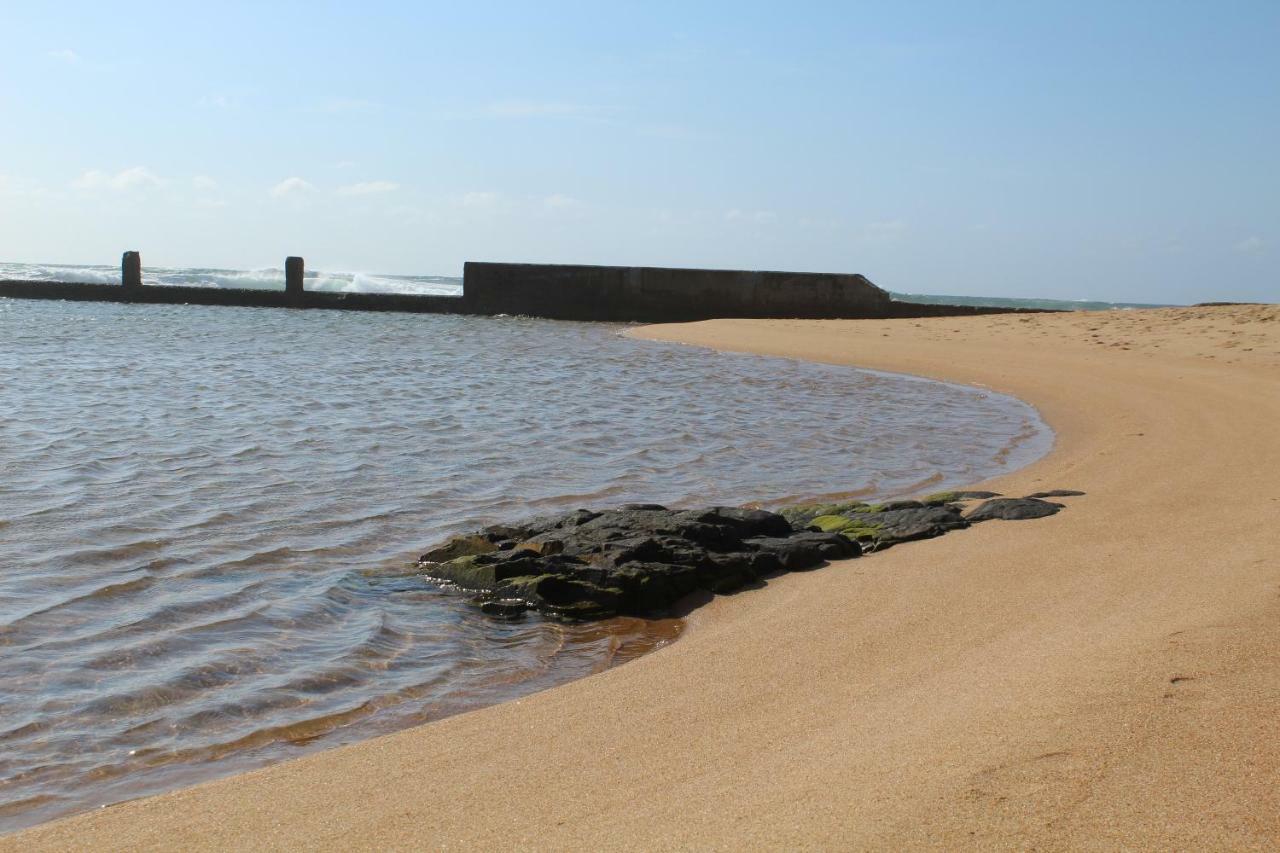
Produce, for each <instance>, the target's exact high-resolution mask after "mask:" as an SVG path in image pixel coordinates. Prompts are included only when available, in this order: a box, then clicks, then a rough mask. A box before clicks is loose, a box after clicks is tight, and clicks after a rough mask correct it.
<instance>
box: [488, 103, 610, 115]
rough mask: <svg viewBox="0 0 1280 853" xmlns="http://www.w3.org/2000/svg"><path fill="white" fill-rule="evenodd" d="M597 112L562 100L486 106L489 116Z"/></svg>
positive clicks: (584, 113)
mask: <svg viewBox="0 0 1280 853" xmlns="http://www.w3.org/2000/svg"><path fill="white" fill-rule="evenodd" d="M592 112H595V110H594V109H593V108H591V107H587V106H583V105H582V104H569V103H564V102H562V101H527V100H510V101H495V102H493V103H491V104H489V105H488V106H486V107H485V108H484V114H485V115H486V116H488V117H489V118H542V117H552V116H579V115H586V114H588V113H592Z"/></svg>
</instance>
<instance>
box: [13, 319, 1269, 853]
mask: <svg viewBox="0 0 1280 853" xmlns="http://www.w3.org/2000/svg"><path fill="white" fill-rule="evenodd" d="M633 334H636V335H637V336H642V337H649V338H654V339H661V340H666V341H678V342H684V343H690V344H696V345H700V346H707V347H714V348H717V349H723V350H734V351H745V352H755V353H764V354H771V355H780V356H788V357H795V358H802V359H809V360H814V361H822V362H829V363H835V364H849V365H858V366H864V367H869V368H876V369H881V370H889V371H900V372H905V373H911V374H917V375H921V376H928V377H933V378H938V379H945V380H949V381H955V382H962V383H968V384H974V385H980V386H985V387H989V388H991V389H993V390H996V391H1001V392H1006V393H1010V394H1013V395H1015V396H1017V397H1019V398H1021V399H1023V400H1026V401H1027V402H1030V403H1032V404H1033V405H1035V406H1036V407H1037V408H1038V409H1039V410H1040V412H1041V413H1042V415H1043V416H1044V418H1045V420H1046V421H1047V422H1048V423H1049V424H1050V425H1051V426H1052V427H1053V428H1054V430H1055V431H1056V433H1057V442H1056V444H1055V447H1054V450H1053V451H1052V452H1051V453H1050V454H1049V455H1048V456H1047V457H1045V458H1044V459H1043V460H1041V461H1040V462H1037V463H1036V464H1034V465H1032V466H1030V467H1028V468H1025V469H1023V470H1021V471H1018V472H1016V473H1014V474H1012V475H1010V476H1008V477H1004V478H1001V479H1000V480H998V481H993V482H990V483H986V484H972V485H974V486H978V485H981V486H983V487H987V488H993V489H995V490H997V491H1000V492H1003V493H1005V494H1009V495H1015V496H1016V495H1022V494H1027V493H1030V492H1032V491H1038V490H1043V489H1053V488H1066V489H1079V490H1083V491H1085V492H1086V493H1087V495H1086V496H1084V497H1077V498H1069V499H1067V501H1068V502H1069V508H1068V509H1067V511H1065V512H1062V513H1060V514H1058V515H1056V516H1053V517H1051V518H1047V519H1041V520H1037V521H1034V522H1027V523H1022V522H993V523H988V524H983V525H980V526H977V527H975V528H973V529H970V530H967V531H962V532H958V533H955V534H952V535H949V536H947V537H945V539H943V540H935V541H929V542H921V543H912V544H909V545H904V546H902V547H899V548H895V549H893V550H891V551H888V552H886V553H883V554H877V555H874V556H872V557H870V558H867V559H861V560H855V561H847V562H843V563H837V564H833V565H831V566H829V567H827V568H824V569H821V570H818V571H815V572H810V573H803V574H793V575H787V576H783V577H781V578H778V579H776V580H773V581H770V582H769V583H768V584H767V585H765V586H763V587H762V588H759V589H753V590H750V591H747V592H743V593H739V594H736V595H732V596H723V597H719V598H717V599H715V600H714V601H712V602H711V603H710V604H708V605H707V606H705V607H702V608H701V609H699V610H697V611H695V612H694V613H693V615H692V616H691V618H690V626H689V628H688V630H687V631H686V633H685V635H684V636H683V637H682V639H680V640H679V641H678V642H677V643H675V644H673V645H671V646H669V647H667V648H664V649H662V650H660V651H658V652H655V653H653V654H651V655H648V656H646V657H643V658H641V659H639V660H637V661H634V662H631V663H628V664H627V665H625V666H622V667H619V668H616V669H612V670H609V671H607V672H604V673H602V674H600V675H597V676H593V677H591V678H587V679H584V680H581V681H577V682H574V683H571V684H568V685H565V686H563V687H559V688H555V689H552V690H549V691H546V692H543V693H539V694H536V695H534V696H531V697H528V698H526V699H522V700H519V701H516V702H511V703H507V704H503V705H497V706H494V707H490V708H487V709H484V710H481V711H477V712H473V713H469V714H465V715H462V716H458V717H453V718H450V719H447V720H443V721H440V722H437V723H432V724H430V725H426V726H423V727H420V728H416V729H410V730H407V731H404V732H401V733H399V734H395V735H390V736H387V737H382V738H378V739H375V740H370V741H366V742H363V743H359V744H355V745H353V746H349V747H343V748H339V749H335V750H331V751H328V752H323V753H319V754H316V755H313V756H310V757H307V758H304V759H300V760H297V761H293V762H289V763H285V764H280V765H276V766H273V767H269V768H267V769H265V770H261V771H257V772H253V773H248V774H244V775H241V776H235V777H231V778H228V779H224V780H220V781H216V782H212V783H208V784H203V785H199V786H197V787H193V788H189V789H186V790H181V791H177V792H174V793H171V794H167V795H163V796H159V797H154V798H149V799H144V800H138V801H133V802H129V803H124V804H121V805H117V806H113V807H109V808H104V809H100V810H97V811H94V812H91V813H87V814H83V815H79V816H75V817H72V818H68V819H65V820H61V821H57V822H54V823H51V824H47V825H44V826H40V827H36V828H35V829H32V830H28V831H26V832H22V833H18V834H16V835H11V836H7V837H5V838H2V839H0V850H14V851H17V850H23V851H30V850H41V849H73V848H82V849H105V848H111V849H119V848H145V849H173V848H183V849H194V848H221V849H228V848H236V849H246V848H247V849H254V848H259V849H260V848H304V847H305V848H308V849H343V850H349V849H374V848H379V849H381V848H397V849H414V848H435V847H445V848H450V849H459V848H476V847H486V848H493V847H498V846H513V847H519V848H523V849H542V848H585V849H620V848H629V849H654V848H680V849H683V848H702V849H705V848H722V849H736V848H742V847H755V848H759V847H779V848H798V847H811V848H845V849H849V848H852V849H866V848H881V849H883V848H904V847H909V848H918V847H935V848H944V849H957V848H960V849H965V848H983V849H987V848H992V847H995V848H1018V849H1027V848H1035V849H1049V850H1052V849H1067V848H1070V849H1078V848H1116V847H1143V848H1148V847H1177V848H1183V849H1187V848H1206V847H1207V848H1216V849H1224V848H1231V849H1251V848H1252V849H1274V848H1275V847H1276V846H1277V845H1278V844H1280V656H1278V654H1277V649H1280V556H1277V554H1278V553H1280V523H1278V521H1280V307H1276V306H1222V307H1204V308H1180V309H1160V310H1150V311H1113V312H1105V313H1083V312H1082V313H1072V314H1054V315H1049V314H1044V315H1027V316H1016V315H999V316H991V317H973V318H958V319H948V318H939V319H927V320H894V321H792V320H716V321H709V322H703V323H694V324H686V325H672V326H650V327H645V328H642V329H639V330H637V331H635V332H633ZM821 428H822V425H821V424H815V425H814V429H817V430H820V429H821ZM840 465H841V462H840V458H839V454H838V453H836V454H834V455H833V457H832V459H831V474H830V482H829V483H824V484H815V491H821V490H823V489H826V488H828V487H829V486H831V485H833V484H839V483H840V481H841V471H840Z"/></svg>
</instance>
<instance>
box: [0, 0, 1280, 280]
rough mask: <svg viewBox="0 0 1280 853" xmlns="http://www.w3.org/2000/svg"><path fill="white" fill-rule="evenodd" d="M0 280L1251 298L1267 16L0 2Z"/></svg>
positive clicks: (1187, 9)
mask: <svg viewBox="0 0 1280 853" xmlns="http://www.w3.org/2000/svg"><path fill="white" fill-rule="evenodd" d="M0 32H3V33H4V34H5V44H6V47H5V50H4V51H3V52H0V126H2V127H3V128H4V132H3V133H0V260H8V261H35V262H79V263H114V262H116V260H117V259H118V257H119V254H120V252H121V251H123V250H124V249H126V248H138V249H140V250H141V251H142V252H143V258H144V261H145V262H146V263H149V264H152V265H164V266H177V265H181V266H221V267H234V268H250V267H262V266H279V265H280V264H281V261H282V259H283V257H284V256H285V255H286V254H301V255H304V256H305V257H306V258H307V262H308V265H309V266H311V267H313V268H317V269H329V270H351V271H366V272H382V273H422V274H438V275H456V274H459V272H460V270H461V265H462V262H463V261H465V260H472V259H474V260H524V261H548V262H554V261H562V262H581V263H622V264H651V265H680V266H709V267H751V268H772V269H795V270H825V271H841V272H862V273H864V274H866V275H867V276H869V277H870V278H871V279H872V280H873V281H875V282H877V283H878V284H880V285H882V286H884V287H887V288H889V289H892V290H897V291H909V292H929V293H953V294H967V295H1004V296H1040V297H1055V298H1066V299H1077V298H1078V299H1084V298H1090V299H1109V300H1129V301H1171V302H1183V301H1204V300H1210V299H1258V300H1268V301H1276V300H1280V48H1277V45H1280V3H1276V2H1274V1H1273V2H1257V3H1250V2H1217V3H1211V2H1203V3H1185V2H1174V0H1170V2H1162V3H1146V2H1128V3H1123V2H1109V3H1096V4H1094V3H1081V2H1072V3H1060V4H1050V3H1025V2H1020V3H998V2H983V3H970V4H961V3H905V2H903V3H853V2H848V3H831V4H825V3H809V4H806V3H787V4H783V3H768V4H755V3H749V2H732V3H694V2H686V3H661V2H644V3H605V2H594V3H554V2H541V3H536V4H535V3H521V4H514V3H482V2H475V3H465V4H464V3H457V2H454V3H449V4H432V3H403V4H401V3H376V2H365V3H361V4H352V3H331V4H325V3H297V4H290V3H274V4H270V3H260V4H247V3H246V4H238V3H217V4H212V3H201V4H195V3H191V4H187V3H176V2H168V3H155V4H137V3H135V4H129V3H113V4H102V3H69V2H68V3H58V4H44V3H34V2H33V3H12V2H6V3H0Z"/></svg>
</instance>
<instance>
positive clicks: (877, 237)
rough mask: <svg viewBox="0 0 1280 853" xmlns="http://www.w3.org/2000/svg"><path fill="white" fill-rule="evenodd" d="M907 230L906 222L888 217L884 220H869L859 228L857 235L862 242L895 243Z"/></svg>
mask: <svg viewBox="0 0 1280 853" xmlns="http://www.w3.org/2000/svg"><path fill="white" fill-rule="evenodd" d="M906 232H907V223H905V222H903V221H902V220H901V219H890V220H887V221H885V222H869V223H867V224H866V225H864V226H862V228H861V229H860V233H859V235H858V236H859V237H861V238H862V240H863V242H866V243H872V244H876V245H884V244H887V243H896V242H897V241H898V240H901V239H902V237H903V235H904V234H906Z"/></svg>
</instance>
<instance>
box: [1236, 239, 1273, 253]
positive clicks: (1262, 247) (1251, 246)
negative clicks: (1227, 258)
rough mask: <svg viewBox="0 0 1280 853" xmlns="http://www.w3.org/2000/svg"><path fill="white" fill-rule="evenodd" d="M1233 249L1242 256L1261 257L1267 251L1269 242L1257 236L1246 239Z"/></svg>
mask: <svg viewBox="0 0 1280 853" xmlns="http://www.w3.org/2000/svg"><path fill="white" fill-rule="evenodd" d="M1232 248H1233V249H1235V250H1236V251H1237V252H1239V253H1240V254H1242V255H1259V254H1262V253H1263V252H1265V251H1266V250H1267V241H1266V240H1263V239H1262V238H1261V237H1259V236H1257V235H1256V234H1255V235H1254V236H1252V237H1245V238H1244V239H1243V240H1241V241H1240V242H1239V243H1236V244H1235V246H1233V247H1232Z"/></svg>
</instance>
